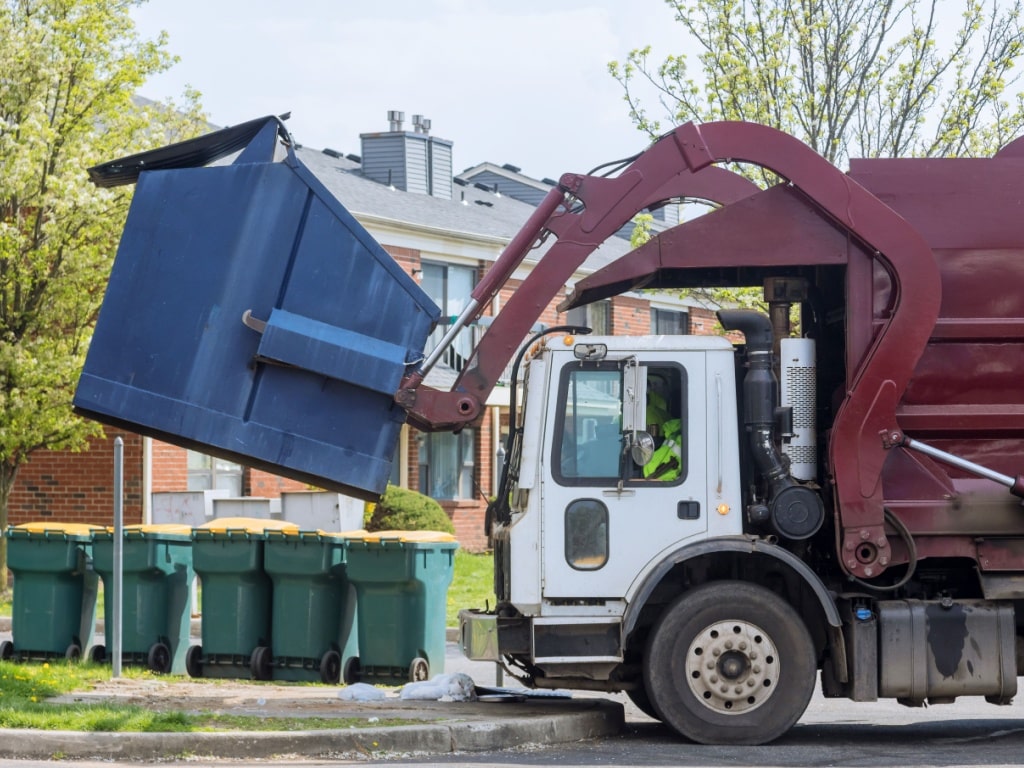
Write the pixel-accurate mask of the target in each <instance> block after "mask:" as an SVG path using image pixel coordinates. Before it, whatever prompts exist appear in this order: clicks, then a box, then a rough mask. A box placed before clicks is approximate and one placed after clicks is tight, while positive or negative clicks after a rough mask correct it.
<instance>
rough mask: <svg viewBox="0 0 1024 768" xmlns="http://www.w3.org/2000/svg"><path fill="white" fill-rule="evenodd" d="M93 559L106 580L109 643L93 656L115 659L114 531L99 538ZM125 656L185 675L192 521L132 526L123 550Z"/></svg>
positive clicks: (130, 662)
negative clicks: (188, 524)
mask: <svg viewBox="0 0 1024 768" xmlns="http://www.w3.org/2000/svg"><path fill="white" fill-rule="evenodd" d="M93 563H94V564H95V568H96V572H97V573H99V575H100V577H101V578H102V579H103V594H104V596H105V599H104V602H103V626H104V633H105V639H106V643H107V644H106V645H105V646H104V645H95V646H93V648H92V649H91V650H90V651H89V658H90V659H91V660H92V661H96V662H104V661H109V660H110V647H111V646H112V644H113V639H112V636H111V633H112V632H113V631H114V600H113V597H114V530H113V528H107V529H106V530H104V531H101V532H98V533H96V535H95V536H94V537H93ZM121 572H122V579H121V661H122V663H124V664H126V665H130V666H144V667H148V668H149V669H150V670H152V671H153V672H159V673H161V674H168V673H170V674H174V675H183V674H185V654H186V653H187V651H188V643H189V636H190V635H191V632H190V629H191V623H192V615H191V611H190V608H191V602H192V594H191V590H192V581H193V579H194V578H195V572H194V571H193V569H192V528H191V527H190V526H187V525H178V524H166V525H128V526H125V528H124V531H123V535H122V550H121Z"/></svg>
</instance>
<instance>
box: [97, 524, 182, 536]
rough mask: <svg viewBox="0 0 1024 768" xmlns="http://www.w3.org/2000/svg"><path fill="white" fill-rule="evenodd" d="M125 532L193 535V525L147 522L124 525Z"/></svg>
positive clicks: (110, 529) (111, 529)
mask: <svg viewBox="0 0 1024 768" xmlns="http://www.w3.org/2000/svg"><path fill="white" fill-rule="evenodd" d="M107 530H108V531H110V532H111V533H113V531H114V529H113V528H112V527H111V528H107ZM124 531H125V533H142V534H146V533H170V534H174V535H175V536H190V535H192V526H190V525H185V524H184V523H145V524H142V525H126V526H125V527H124Z"/></svg>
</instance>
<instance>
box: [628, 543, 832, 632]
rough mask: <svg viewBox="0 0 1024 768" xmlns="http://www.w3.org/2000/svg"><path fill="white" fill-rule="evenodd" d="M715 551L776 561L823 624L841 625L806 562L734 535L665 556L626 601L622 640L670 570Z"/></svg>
mask: <svg viewBox="0 0 1024 768" xmlns="http://www.w3.org/2000/svg"><path fill="white" fill-rule="evenodd" d="M718 552H735V553H736V554H741V555H754V554H757V555H765V556H767V557H772V558H775V559H776V560H779V561H780V562H782V563H783V564H785V565H786V566H787V567H789V568H790V569H791V570H792V571H794V572H795V573H796V574H797V575H798V576H800V578H801V579H803V581H804V583H805V584H807V586H809V587H810V588H811V590H812V591H813V592H814V595H815V597H817V598H818V602H819V603H820V604H821V609H822V611H823V612H824V614H825V619H826V621H828V623H829V624H830V625H831V626H832V627H839V626H841V624H842V622H841V620H840V618H839V609H838V608H836V604H835V602H834V601H833V600H832V595H831V594H830V593H829V591H828V589H827V588H826V587H825V585H824V584H823V583H822V581H821V579H819V578H818V576H817V574H816V573H814V571H812V570H811V568H810V566H808V565H807V563H805V562H804V561H803V560H801V559H800V558H798V557H797V556H796V555H794V554H793V553H792V552H790V551H789V550H788V549H784V548H782V547H780V546H778V545H777V544H770V543H769V542H767V541H765V540H764V539H757V538H752V537H747V536H736V537H729V538H718V539H708V540H706V541H701V542H699V543H697V544H691V545H687V546H684V547H681V548H680V549H677V550H676V551H675V552H673V553H671V554H670V555H668V556H667V557H665V558H664V559H663V560H662V562H661V564H660V565H658V567H657V568H655V569H654V570H653V571H651V572H650V573H649V574H647V577H646V578H645V579H644V580H643V582H642V583H641V584H640V588H639V589H638V590H637V591H636V592H635V593H634V596H633V598H632V599H631V600H630V601H629V605H628V606H627V607H626V613H625V615H624V616H623V617H622V637H623V639H626V638H628V637H629V636H630V635H631V634H632V632H633V629H634V628H635V627H636V623H637V621H638V620H639V618H640V612H641V611H642V610H643V607H644V606H645V605H646V604H647V599H648V598H649V597H650V596H651V593H652V592H653V591H654V588H655V587H657V586H658V584H660V583H661V580H662V579H664V578H665V576H666V575H667V574H668V572H669V571H671V570H672V569H673V568H674V567H675V566H677V565H678V564H679V563H683V562H686V561H687V560H693V559H694V558H697V557H702V556H704V555H710V554H714V553H718Z"/></svg>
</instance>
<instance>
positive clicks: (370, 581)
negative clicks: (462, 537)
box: [343, 531, 459, 684]
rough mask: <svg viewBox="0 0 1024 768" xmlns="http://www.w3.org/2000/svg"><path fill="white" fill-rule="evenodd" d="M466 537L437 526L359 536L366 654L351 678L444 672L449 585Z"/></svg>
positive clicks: (359, 600) (393, 679)
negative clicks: (421, 529) (439, 530)
mask: <svg viewBox="0 0 1024 768" xmlns="http://www.w3.org/2000/svg"><path fill="white" fill-rule="evenodd" d="M458 546H459V545H458V542H457V541H455V537H454V536H452V535H451V534H449V533H441V532H437V531H380V532H376V533H370V534H367V535H366V536H365V537H364V538H363V539H362V540H352V541H350V542H349V549H348V578H349V580H350V581H351V582H352V584H353V585H355V588H356V613H357V617H358V627H359V630H358V635H359V656H358V657H356V658H353V659H351V660H349V663H348V664H347V665H346V666H345V668H344V670H343V678H344V680H345V682H346V683H354V682H358V681H363V682H368V683H378V682H379V683H385V684H387V683H392V684H396V683H405V682H409V681H417V680H427V679H429V678H430V677H431V676H433V675H436V674H439V673H441V672H443V671H444V649H445V615H446V612H447V603H448V586H449V585H450V584H451V583H452V574H453V573H454V570H455V550H456V549H458Z"/></svg>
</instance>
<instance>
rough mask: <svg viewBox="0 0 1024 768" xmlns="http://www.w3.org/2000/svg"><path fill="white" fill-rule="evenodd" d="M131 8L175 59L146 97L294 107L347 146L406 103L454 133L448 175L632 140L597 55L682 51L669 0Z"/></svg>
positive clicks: (244, 111) (572, 159) (322, 138)
mask: <svg viewBox="0 0 1024 768" xmlns="http://www.w3.org/2000/svg"><path fill="white" fill-rule="evenodd" d="M133 15H134V17H135V19H136V22H137V25H138V29H139V32H140V34H141V35H142V36H143V37H146V38H152V37H155V36H156V35H157V34H158V33H159V32H160V30H166V31H167V32H168V34H169V35H170V41H169V50H170V51H171V52H172V53H173V54H175V55H177V56H178V57H179V58H180V62H179V63H178V64H177V65H175V67H174V68H173V69H172V70H171V71H169V72H168V73H166V74H164V75H161V76H159V77H158V78H155V79H153V80H152V81H150V83H148V84H147V85H146V86H145V87H144V88H143V89H142V90H141V95H143V96H147V97H149V98H154V99H163V98H165V97H177V96H180V95H181V93H182V89H183V88H184V86H185V85H186V84H188V85H191V86H193V87H195V88H196V89H198V90H199V91H200V92H201V93H202V96H203V105H204V108H205V109H206V111H207V113H208V114H209V118H210V120H211V121H212V122H214V123H216V124H219V125H231V124H235V123H240V122H243V121H245V120H249V119H251V118H254V117H259V116H262V115H266V114H272V113H273V114H278V113H282V112H286V111H291V113H292V118H291V120H290V121H289V122H288V126H289V129H290V130H291V132H292V134H293V136H294V137H295V139H296V141H298V142H299V143H301V144H304V145H306V146H309V147H315V148H318V149H323V148H324V147H331V148H333V149H337V150H340V151H342V152H346V153H358V152H359V151H360V149H359V134H360V133H366V132H373V131H383V130H387V127H388V123H387V112H388V110H391V109H396V110H402V111H404V112H405V116H406V126H405V127H406V128H407V129H410V130H411V118H412V115H413V114H421V115H423V116H424V117H427V118H429V119H430V120H431V123H432V128H431V133H433V134H434V135H435V136H438V137H441V138H445V139H450V140H451V141H453V142H454V147H453V151H454V168H455V170H456V171H457V172H458V171H461V170H462V169H463V168H466V167H468V166H470V165H474V164H476V163H479V162H483V161H491V162H496V163H499V164H501V163H512V164H514V165H518V166H520V167H521V168H522V169H523V172H524V173H527V174H529V175H531V176H534V177H537V178H541V177H545V176H548V177H552V178H557V177H558V176H559V175H561V174H562V173H565V172H568V171H572V172H586V171H589V170H590V169H591V168H593V167H594V166H596V165H599V164H601V163H603V162H606V161H609V160H614V159H617V158H620V157H624V156H627V155H630V154H633V153H634V152H637V151H639V150H641V149H643V147H644V146H645V145H646V141H645V139H644V136H643V135H642V134H641V133H639V132H638V131H637V130H636V128H635V127H634V126H633V124H632V123H631V122H630V120H629V116H628V108H627V105H626V103H625V102H624V101H623V100H622V90H621V88H620V86H619V85H618V83H616V82H615V81H614V80H613V79H612V77H611V76H610V75H609V74H608V71H607V63H608V62H609V61H611V60H613V59H617V60H620V61H622V60H624V59H625V57H626V54H627V53H628V52H629V51H630V50H631V49H633V48H637V47H640V46H643V45H646V44H651V45H652V46H654V52H655V54H656V58H657V60H658V61H660V60H661V59H663V58H664V56H665V55H666V54H668V53H671V52H675V53H682V52H683V51H682V50H681V49H680V42H679V40H680V36H681V34H680V33H681V26H680V25H679V24H678V23H677V22H675V21H674V20H673V14H672V10H671V9H670V8H669V7H668V6H667V5H665V3H664V0H547V1H546V2H541V1H540V0H379V1H378V2H370V1H367V0H291V1H290V2H281V0H149V2H148V3H147V4H145V5H144V6H142V7H141V8H140V9H138V10H136V11H135V12H134V14H133Z"/></svg>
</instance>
